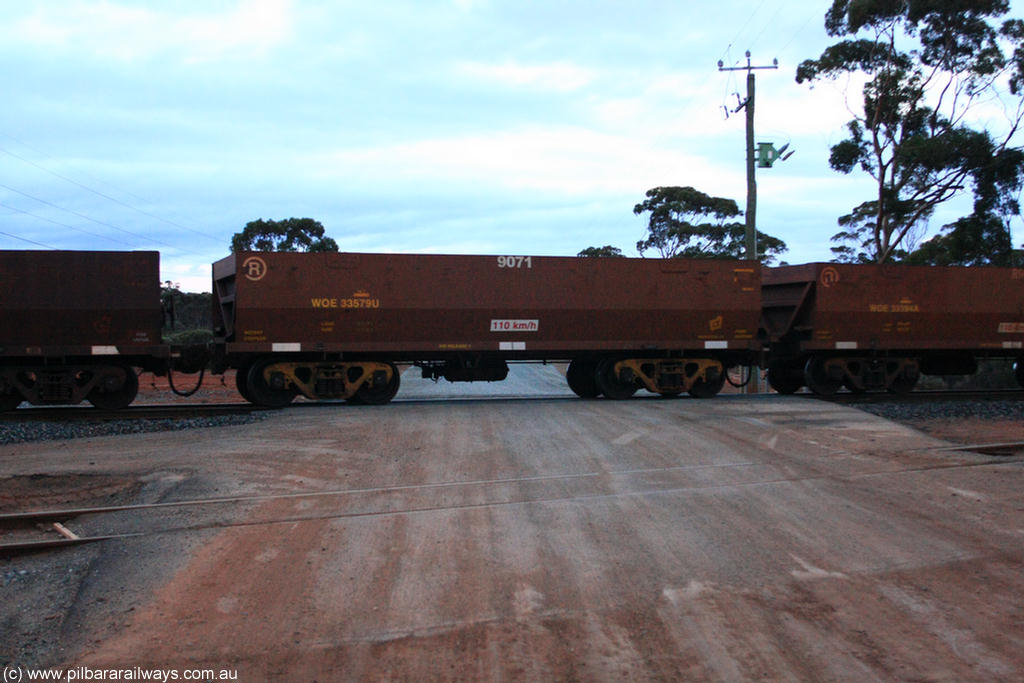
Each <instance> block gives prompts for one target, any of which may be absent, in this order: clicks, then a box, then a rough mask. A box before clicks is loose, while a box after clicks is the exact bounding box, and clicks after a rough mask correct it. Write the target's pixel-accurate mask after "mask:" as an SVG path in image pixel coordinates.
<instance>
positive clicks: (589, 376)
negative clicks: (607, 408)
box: [565, 358, 601, 398]
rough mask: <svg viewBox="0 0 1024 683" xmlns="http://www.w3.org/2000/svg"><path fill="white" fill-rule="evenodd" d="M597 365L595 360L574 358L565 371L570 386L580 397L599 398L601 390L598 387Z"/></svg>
mask: <svg viewBox="0 0 1024 683" xmlns="http://www.w3.org/2000/svg"><path fill="white" fill-rule="evenodd" d="M596 372H597V367H596V366H595V364H594V362H593V361H586V360H580V359H578V358H575V359H573V360H572V361H571V362H570V363H569V368H568V369H567V370H566V371H565V380H566V381H567V382H568V383H569V388H570V389H572V391H573V393H574V394H576V395H577V396H579V397H580V398H597V397H598V396H600V395H601V390H600V389H598V388H597V379H596V378H595V377H594V374H595V373H596Z"/></svg>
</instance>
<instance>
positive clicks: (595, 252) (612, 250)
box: [576, 244, 623, 258]
mask: <svg viewBox="0 0 1024 683" xmlns="http://www.w3.org/2000/svg"><path fill="white" fill-rule="evenodd" d="M576 255H577V256H579V257H582V258H623V254H622V250H621V249H619V248H618V247H613V246H611V245H610V244H606V245H605V246H603V247H587V248H586V249H584V250H583V251H581V252H580V253H578V254H576Z"/></svg>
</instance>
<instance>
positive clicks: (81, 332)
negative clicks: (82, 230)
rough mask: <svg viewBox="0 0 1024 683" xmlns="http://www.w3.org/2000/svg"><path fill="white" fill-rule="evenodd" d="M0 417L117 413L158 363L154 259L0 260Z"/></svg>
mask: <svg viewBox="0 0 1024 683" xmlns="http://www.w3.org/2000/svg"><path fill="white" fill-rule="evenodd" d="M0 322H2V324H0V410H10V409H12V408H15V407H17V406H18V405H19V404H20V403H21V402H22V401H28V402H29V403H33V404H39V405H42V404H68V403H79V402H80V401H82V400H88V401H90V402H91V403H93V404H94V405H96V406H98V407H102V408H122V407H124V406H127V405H128V404H129V403H131V401H132V400H133V399H134V398H135V395H136V393H137V391H138V378H137V375H136V371H135V368H145V369H157V368H158V367H161V366H163V365H164V364H165V363H166V359H167V357H168V355H169V349H168V347H166V346H164V345H163V344H162V343H161V337H160V330H161V326H162V322H163V319H162V313H161V308H160V255H159V254H158V253H157V252H101V251H0Z"/></svg>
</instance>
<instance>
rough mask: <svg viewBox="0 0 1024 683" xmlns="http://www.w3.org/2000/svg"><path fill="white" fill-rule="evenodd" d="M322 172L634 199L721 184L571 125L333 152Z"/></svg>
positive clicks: (692, 166) (668, 154)
mask: <svg viewBox="0 0 1024 683" xmlns="http://www.w3.org/2000/svg"><path fill="white" fill-rule="evenodd" d="M319 165H320V166H321V167H322V168H323V169H325V170H324V171H323V172H324V173H327V174H334V173H339V172H340V173H342V174H344V175H349V174H351V175H355V176H357V177H360V178H364V179H365V178H367V177H368V176H372V177H378V178H389V177H390V178H394V177H395V176H396V175H399V176H401V177H402V178H403V179H423V180H433V181H437V182H446V181H456V182H463V183H473V184H477V185H481V186H488V185H489V186H497V187H500V188H503V189H517V190H523V189H526V190H533V191H539V192H545V193H565V194H568V195H584V194H589V193H604V192H615V193H636V192H637V190H638V188H639V191H640V192H641V193H642V192H643V191H644V190H646V189H647V188H649V187H653V186H656V185H663V184H666V182H667V179H670V178H679V177H681V174H682V175H685V176H688V177H690V178H694V180H693V181H692V182H697V180H696V179H697V178H699V179H700V183H701V184H702V185H703V186H714V185H722V184H728V181H729V176H730V175H731V174H730V173H728V172H722V171H721V170H719V169H717V168H715V167H714V166H713V165H712V164H709V163H708V162H707V161H706V160H703V159H700V158H698V157H691V156H687V155H686V154H683V153H680V152H679V151H678V150H675V149H667V148H663V147H658V146H653V145H649V144H644V143H643V141H638V140H637V139H636V138H633V137H626V136H615V135H611V134H607V133H600V132H597V131H594V130H589V129H585V128H577V127H568V126H564V127H536V128H529V129H523V130H511V131H497V132H494V133H492V134H486V135H469V136H462V137H450V138H437V139H427V140H420V141H415V142H411V143H405V144H397V145H388V146H382V147H372V148H364V149H347V150H341V151H338V152H336V153H334V154H331V155H329V156H328V158H326V159H323V160H322V161H321V162H320V164H319Z"/></svg>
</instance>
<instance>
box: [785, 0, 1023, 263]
mask: <svg viewBox="0 0 1024 683" xmlns="http://www.w3.org/2000/svg"><path fill="white" fill-rule="evenodd" d="M1008 11H1009V3H1008V2H1007V0H970V1H967V0H834V1H833V3H832V6H831V8H830V9H829V10H828V13H827V14H826V16H825V28H826V30H827V31H828V34H829V35H830V36H833V37H837V38H840V40H839V42H837V43H836V44H834V45H832V46H830V47H828V48H826V50H825V51H824V52H823V53H822V54H821V56H820V57H819V58H817V59H810V60H806V61H804V62H803V63H801V64H800V66H799V68H798V69H797V74H796V80H797V82H798V83H803V82H813V81H816V80H819V79H822V78H829V79H836V78H839V77H845V76H849V75H852V74H856V73H860V74H863V75H864V76H866V77H867V81H866V83H865V84H864V87H863V90H862V93H861V102H860V110H859V113H855V118H854V119H853V120H852V121H850V122H849V123H848V124H847V126H846V128H847V137H846V138H845V139H844V140H842V141H840V142H839V143H837V144H836V145H834V146H833V147H832V149H831V155H830V157H829V163H830V164H831V166H832V168H834V169H835V170H837V171H839V172H841V173H852V172H853V171H855V170H858V169H859V170H860V171H863V172H865V173H867V174H868V175H869V176H871V178H873V179H874V180H875V184H876V192H875V193H874V196H873V197H872V198H870V199H869V200H868V201H865V202H863V203H861V204H860V205H858V206H856V207H854V209H853V210H852V211H851V212H850V213H849V214H847V215H845V216H843V217H842V218H840V221H839V222H840V225H841V227H842V228H843V230H842V231H841V232H839V233H838V234H836V235H835V236H834V237H833V241H835V242H837V243H838V246H837V247H835V248H833V252H835V254H836V256H837V258H838V259H839V260H842V261H877V262H883V261H886V260H889V259H891V258H894V257H899V256H900V255H901V254H905V251H901V250H903V249H906V241H907V240H908V237H909V236H913V235H914V232H915V231H920V230H921V229H922V228H923V227H924V226H926V225H927V221H928V219H929V218H930V217H931V216H932V215H933V213H934V211H935V209H936V207H937V206H939V205H940V204H942V203H944V202H946V201H948V200H950V199H952V198H954V197H956V196H959V195H961V194H963V193H965V192H967V191H972V192H973V195H974V199H975V204H974V213H973V215H972V217H969V218H967V219H962V220H966V221H967V223H960V222H959V221H958V222H956V223H953V224H950V225H949V226H946V230H947V231H949V232H950V234H952V233H953V232H954V231H957V230H959V231H960V233H961V234H963V233H964V231H965V230H968V231H974V234H975V236H977V235H980V234H982V232H984V230H982V232H977V230H978V229H981V226H992V225H994V222H995V221H997V220H1004V219H1005V218H1006V217H1008V216H1011V215H1017V214H1019V212H1020V209H1019V206H1018V205H1017V202H1016V199H1015V196H1016V194H1017V193H1018V192H1019V191H1020V189H1021V184H1022V177H1024V156H1022V154H1021V151H1020V149H1018V148H1015V147H1013V146H1012V145H1011V141H1012V140H1014V139H1015V135H1016V133H1017V130H1018V128H1019V126H1020V124H1021V119H1022V113H1024V107H1022V105H1024V98H1022V97H1021V86H1022V85H1024V22H1021V21H1020V20H1016V19H1015V20H1009V21H1005V22H1003V23H1002V24H1001V25H1000V24H999V23H998V20H999V19H1000V18H1001V17H1003V16H1004V15H1005V14H1006V13H1007V12H1008ZM993 105H996V107H997V108H998V109H1000V110H1001V111H1002V112H1004V114H1005V116H1004V121H1003V122H1001V123H1000V124H999V126H998V130H996V131H995V132H994V131H993V129H994V128H996V127H995V125H994V124H993V125H992V126H982V127H975V125H976V124H974V123H973V120H976V119H977V116H976V113H977V112H978V111H979V110H980V109H981V108H982V107H989V108H991V107H992V106H993ZM986 229H987V228H986Z"/></svg>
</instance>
